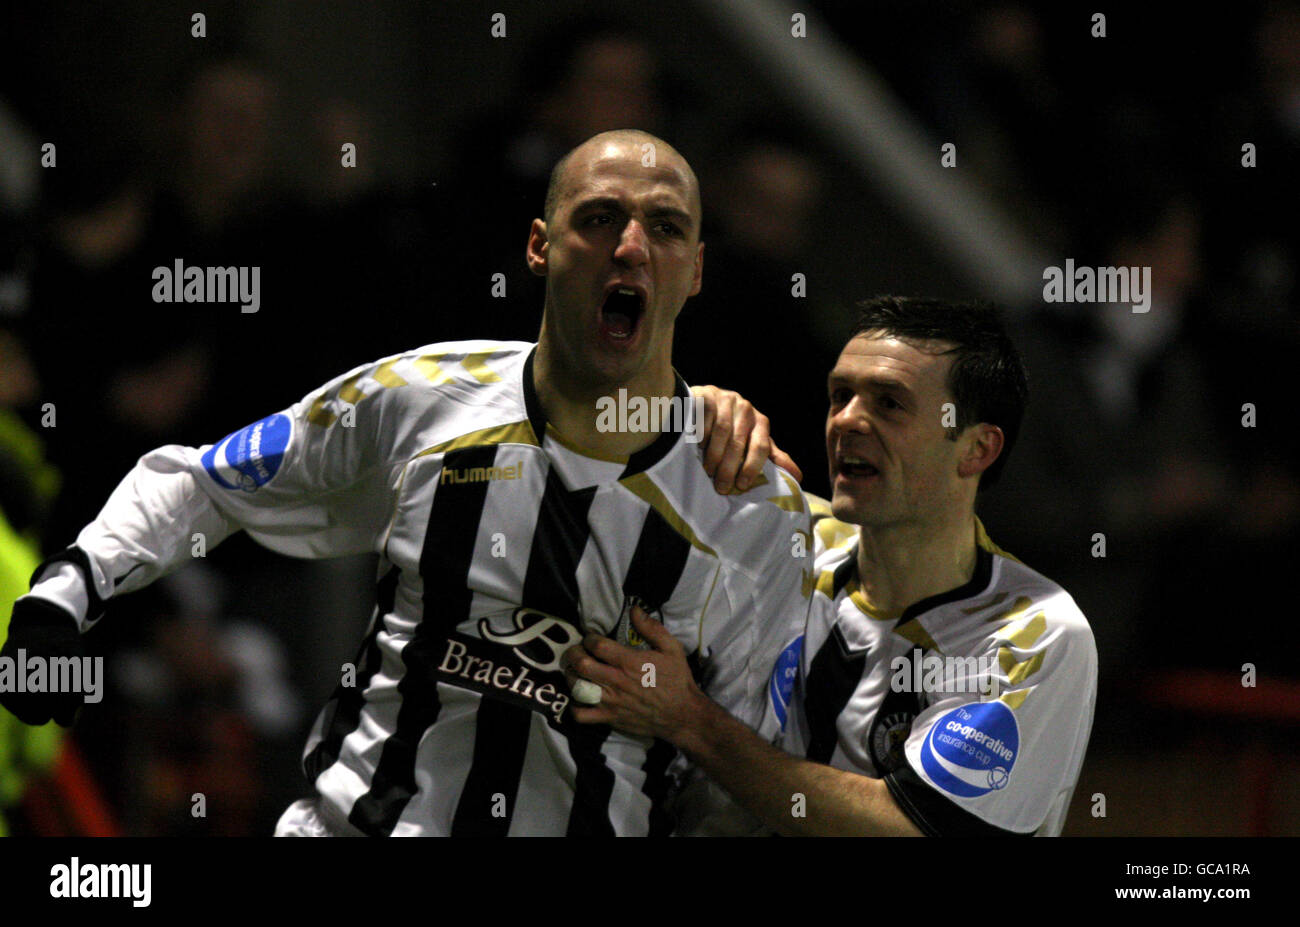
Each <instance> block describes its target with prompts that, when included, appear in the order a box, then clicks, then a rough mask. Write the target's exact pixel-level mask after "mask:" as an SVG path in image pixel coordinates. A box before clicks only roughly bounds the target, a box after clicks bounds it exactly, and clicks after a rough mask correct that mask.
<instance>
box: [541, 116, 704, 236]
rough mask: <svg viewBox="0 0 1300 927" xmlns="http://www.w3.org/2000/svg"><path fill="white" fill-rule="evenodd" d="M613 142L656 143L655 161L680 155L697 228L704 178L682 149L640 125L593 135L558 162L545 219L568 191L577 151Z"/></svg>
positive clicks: (545, 220)
mask: <svg viewBox="0 0 1300 927" xmlns="http://www.w3.org/2000/svg"><path fill="white" fill-rule="evenodd" d="M610 142H631V143H633V144H637V145H641V144H650V145H653V146H654V150H655V163H656V164H658V163H659V162H660V160H661V159H662V158H663V157H664V155H669V156H671V157H675V158H677V160H678V161H680V162H681V167H682V171H683V173H684V174H685V175H686V186H687V189H688V195H689V197H690V206H691V208H692V209H693V210H694V212H695V216H696V228H697V229H698V228H699V220H700V219H701V218H702V209H701V206H700V182H699V180H697V179H696V177H695V172H694V171H693V170H691V165H690V163H689V162H688V161H687V160H686V158H684V157H682V153H681V152H680V151H678V150H677V149H676V148H674V147H673V146H672V145H670V144H668V143H667V142H665V141H664V140H663V139H662V138H659V137H658V136H655V135H651V134H650V133H649V132H643V131H641V130H640V129H613V130H611V131H609V132H601V133H600V134H599V135H593V136H592V137H591V138H589V139H587V140H586V141H585V142H583V143H582V144H581V145H579V146H578V147H576V148H574V149H573V150H572V151H570V152H569V153H568V154H566V155H565V156H564V157H562V158H560V160H559V161H557V162H555V167H554V168H552V169H551V179H550V183H548V184H547V186H546V202H545V204H544V205H543V207H542V221H544V222H546V223H547V224H548V225H549V224H550V222H551V219H552V218H553V217H554V215H555V207H556V206H557V205H559V203H560V200H562V199H563V198H564V197H565V195H566V194H567V193H568V190H569V188H568V167H569V162H571V161H572V160H573V157H574V155H576V154H579V153H580V152H586V151H589V150H591V149H593V148H597V147H599V146H600V145H605V144H609V143H610Z"/></svg>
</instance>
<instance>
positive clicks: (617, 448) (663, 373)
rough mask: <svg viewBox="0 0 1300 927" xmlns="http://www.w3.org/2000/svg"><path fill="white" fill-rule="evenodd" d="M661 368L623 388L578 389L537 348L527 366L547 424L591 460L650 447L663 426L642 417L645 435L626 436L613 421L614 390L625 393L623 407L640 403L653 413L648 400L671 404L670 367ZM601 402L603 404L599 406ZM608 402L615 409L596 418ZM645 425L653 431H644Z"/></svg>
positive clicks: (631, 433) (621, 426) (619, 419)
mask: <svg viewBox="0 0 1300 927" xmlns="http://www.w3.org/2000/svg"><path fill="white" fill-rule="evenodd" d="M662 367H663V369H655V370H649V371H645V372H643V374H642V375H640V376H637V377H636V378H634V379H633V380H631V381H629V382H625V383H608V384H600V383H592V382H588V383H582V382H578V381H577V380H576V379H575V378H574V377H569V376H566V375H564V374H563V373H561V372H560V371H559V370H557V369H556V368H555V365H554V364H553V361H552V358H550V357H549V356H548V354H547V353H546V352H545V351H543V349H542V348H541V347H539V348H538V351H537V357H536V360H535V361H534V364H533V386H534V388H535V389H536V390H537V399H538V401H539V402H540V403H541V405H542V411H543V412H544V413H545V415H546V420H547V422H549V423H550V425H551V427H552V428H554V429H555V430H556V431H558V432H559V433H560V435H561V436H562V437H563V438H564V440H565V441H567V442H568V443H569V444H571V445H573V446H574V447H575V448H577V449H578V450H579V451H582V452H583V453H586V454H590V455H592V456H595V457H627V456H629V455H631V454H635V453H636V452H637V451H639V450H642V449H643V448H646V447H649V446H650V445H651V444H653V443H654V442H655V440H656V439H657V438H658V437H659V435H660V434H661V433H662V429H663V428H664V427H666V426H667V425H668V424H669V423H667V422H662V421H659V422H657V423H656V422H655V421H654V420H653V419H651V418H650V417H649V416H648V415H647V416H644V417H643V418H644V420H645V422H646V430H639V431H632V430H628V429H627V428H626V427H625V425H626V424H627V422H626V420H624V419H623V418H622V417H621V416H620V415H619V410H618V405H619V390H620V389H622V390H627V392H626V394H625V398H626V402H627V403H628V404H630V403H631V401H632V400H633V399H634V398H640V399H644V400H646V405H645V408H646V409H649V408H651V407H653V403H651V402H650V400H652V399H656V398H659V397H665V398H671V397H672V396H673V394H674V392H675V388H676V384H677V378H676V376H675V375H674V373H673V369H672V367H671V365H668V364H664V365H662ZM602 399H605V400H606V401H605V402H603V403H602V402H601V400H602ZM611 400H612V401H613V402H614V403H615V407H614V411H613V413H612V414H611V413H610V412H609V411H606V412H605V414H602V408H601V406H602V405H605V406H607V407H608V402H609V401H611ZM634 424H635V422H634ZM651 424H658V426H659V428H658V429H657V430H650V425H651ZM611 425H612V426H613V427H612V428H611V427H610V426H611ZM542 437H543V436H542V435H538V438H542Z"/></svg>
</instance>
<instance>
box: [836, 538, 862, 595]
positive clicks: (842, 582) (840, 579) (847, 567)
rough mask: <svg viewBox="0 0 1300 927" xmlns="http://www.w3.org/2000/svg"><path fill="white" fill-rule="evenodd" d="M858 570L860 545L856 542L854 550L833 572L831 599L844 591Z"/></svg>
mask: <svg viewBox="0 0 1300 927" xmlns="http://www.w3.org/2000/svg"><path fill="white" fill-rule="evenodd" d="M857 570H858V547H857V543H856V542H854V545H853V549H852V551H850V553H849V556H848V558H847V559H845V561H844V562H843V563H841V564H840V565H839V566H837V567H836V568H835V572H834V573H832V574H831V599H832V600H833V599H834V598H835V597H836V596H837V595H839V594H840V593H841V592H843V591H844V587H845V586H847V585H848V584H849V580H850V579H852V578H853V576H854V574H855V573H857Z"/></svg>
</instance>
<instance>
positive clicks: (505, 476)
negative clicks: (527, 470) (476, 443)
mask: <svg viewBox="0 0 1300 927" xmlns="http://www.w3.org/2000/svg"><path fill="white" fill-rule="evenodd" d="M523 469H524V462H523V461H522V460H521V461H519V463H517V464H513V465H511V466H509V467H461V468H460V469H459V470H456V469H453V468H450V467H444V468H443V470H442V477H441V478H440V479H439V480H438V485H439V486H441V485H442V484H443V483H484V482H487V481H488V480H517V479H519V477H520V475H521V474H522V473H523Z"/></svg>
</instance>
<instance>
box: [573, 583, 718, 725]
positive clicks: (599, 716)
mask: <svg viewBox="0 0 1300 927" xmlns="http://www.w3.org/2000/svg"><path fill="white" fill-rule="evenodd" d="M632 627H633V628H635V629H636V632H637V633H638V634H640V635H641V637H642V638H644V639H645V640H646V642H647V643H649V644H650V647H651V649H650V650H633V649H632V648H630V647H624V646H623V645H622V644H619V643H617V642H616V641H612V640H610V639H609V638H607V637H601V636H600V635H599V634H588V635H587V636H586V637H585V638H583V641H582V643H581V644H575V645H574V646H573V647H571V648H569V650H568V651H566V652H565V654H564V656H563V658H562V659H561V662H562V664H563V665H564V675H565V676H566V678H567V679H568V680H569V686H570V688H572V687H573V686H574V685H575V684H576V683H577V682H580V681H581V680H583V679H585V680H589V681H590V682H592V683H595V684H596V685H598V686H600V704H599V705H596V706H595V707H583V706H581V705H578V704H576V703H575V704H573V705H572V706H571V707H570V709H569V710H570V711H572V712H573V717H574V720H576V721H578V722H579V723H581V724H608V725H610V726H611V727H615V728H617V729H618V730H620V731H622V732H623V733H625V734H633V735H636V736H639V737H658V738H660V739H662V740H667V741H669V742H670V743H673V744H675V745H677V746H681V743H680V742H681V741H682V740H684V739H687V737H688V735H689V731H690V728H691V725H692V723H694V722H695V721H697V720H698V719H699V718H700V717H701V708H702V707H703V706H704V705H705V703H708V704H709V705H711V704H712V703H711V702H709V699H708V697H707V696H706V695H705V694H704V693H703V692H701V691H700V689H699V687H698V686H697V685H696V684H695V680H694V679H693V678H692V677H691V669H690V666H689V665H688V664H687V662H686V651H685V649H683V647H682V645H681V644H679V643H678V642H677V640H676V638H674V637H673V636H672V635H671V634H669V633H668V629H667V628H665V627H664V626H663V625H662V624H660V623H659V622H658V621H655V620H654V619H653V618H651V617H650V616H649V615H647V614H646V613H645V612H644V611H642V609H641V608H640V607H639V606H633V607H632Z"/></svg>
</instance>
